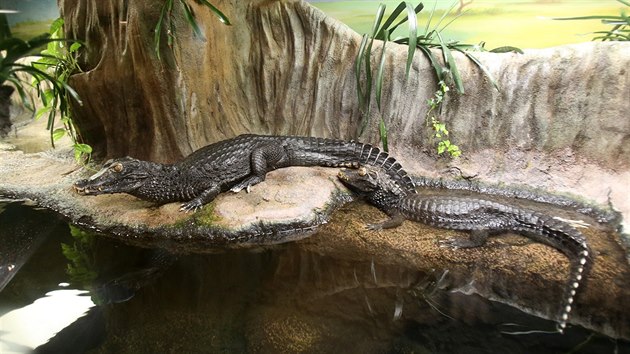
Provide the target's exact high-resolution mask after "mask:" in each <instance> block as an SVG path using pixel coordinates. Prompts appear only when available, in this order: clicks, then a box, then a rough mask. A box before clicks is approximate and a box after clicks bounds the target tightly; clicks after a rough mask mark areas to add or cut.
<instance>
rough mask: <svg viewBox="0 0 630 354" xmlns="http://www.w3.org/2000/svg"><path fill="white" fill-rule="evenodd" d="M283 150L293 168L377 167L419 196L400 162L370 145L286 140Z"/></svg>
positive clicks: (340, 141)
mask: <svg viewBox="0 0 630 354" xmlns="http://www.w3.org/2000/svg"><path fill="white" fill-rule="evenodd" d="M284 147H285V150H286V152H287V155H288V157H289V165H291V166H327V167H359V165H370V166H378V167H381V168H383V169H384V170H385V171H386V172H387V174H388V175H389V176H391V177H392V178H393V179H395V180H396V182H398V183H399V184H400V185H401V186H402V187H403V188H404V189H405V190H406V191H408V192H410V193H416V190H415V184H414V183H413V180H412V179H411V177H410V176H409V175H408V174H407V172H406V171H405V170H404V169H403V167H402V166H401V165H400V163H399V162H398V161H396V159H395V158H393V157H391V156H389V154H388V153H386V152H384V151H381V150H380V149H379V148H377V147H374V146H372V145H370V144H363V143H359V142H356V141H345V140H338V139H326V138H312V137H286V140H285V146H284Z"/></svg>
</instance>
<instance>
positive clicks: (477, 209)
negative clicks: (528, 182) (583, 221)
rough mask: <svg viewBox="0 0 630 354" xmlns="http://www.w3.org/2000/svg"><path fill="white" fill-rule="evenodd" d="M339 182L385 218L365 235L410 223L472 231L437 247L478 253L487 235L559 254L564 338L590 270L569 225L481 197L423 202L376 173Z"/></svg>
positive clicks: (368, 170) (364, 170)
mask: <svg viewBox="0 0 630 354" xmlns="http://www.w3.org/2000/svg"><path fill="white" fill-rule="evenodd" d="M339 179H340V180H341V182H342V183H343V184H345V185H346V186H347V187H348V188H349V189H350V190H352V191H353V192H355V193H357V194H358V195H359V196H361V197H363V198H365V199H366V200H367V201H368V202H370V203H371V204H373V205H374V206H376V207H377V208H379V209H380V210H381V211H383V212H384V213H385V214H387V215H388V216H389V219H388V220H386V221H384V222H382V223H379V224H370V225H368V226H367V227H368V229H372V230H381V229H386V228H394V227H397V226H400V225H401V224H402V222H403V221H404V220H405V219H409V220H414V221H419V222H422V223H425V224H428V225H431V226H436V227H441V228H447V229H453V230H466V231H472V233H471V235H470V238H468V239H449V240H446V241H444V242H443V243H442V244H443V245H446V246H452V247H456V248H471V247H478V246H481V245H483V244H484V243H485V241H486V239H487V237H488V235H489V234H491V233H495V234H496V233H501V232H515V233H518V234H522V235H524V236H527V237H530V238H531V239H533V240H535V241H538V242H541V243H544V244H547V245H550V246H552V247H554V248H556V249H558V250H559V251H560V252H562V253H564V254H565V255H566V256H567V257H568V258H569V260H570V262H571V275H570V278H569V282H568V284H567V287H566V294H565V297H564V303H563V306H562V309H561V311H560V314H559V316H558V322H557V330H558V331H559V332H561V333H562V332H563V330H564V328H565V327H566V324H567V320H568V318H569V314H570V313H571V308H572V306H573V301H574V298H575V295H576V292H577V290H578V288H579V287H580V285H581V284H582V279H583V277H585V276H586V274H587V272H588V271H589V270H590V268H591V266H592V259H591V254H592V253H591V251H590V249H589V246H588V244H587V242H586V239H585V237H584V236H583V235H582V234H581V233H580V232H579V231H577V230H576V229H575V228H573V227H572V226H570V225H569V224H568V223H566V222H564V221H561V220H557V219H554V218H553V217H551V216H547V215H544V214H542V213H539V212H536V211H533V210H528V209H525V208H520V207H516V206H512V205H508V204H506V203H499V202H496V201H493V200H491V199H489V198H487V197H485V198H484V197H483V196H475V197H473V196H466V197H455V196H436V195H432V196H423V195H421V194H416V193H410V192H409V190H408V189H406V188H404V187H401V186H400V185H399V184H398V183H397V181H395V180H394V179H392V178H391V177H390V176H389V175H388V174H387V173H384V171H383V170H382V169H380V168H378V167H372V166H364V167H360V168H359V169H354V170H346V169H342V170H341V171H340V172H339Z"/></svg>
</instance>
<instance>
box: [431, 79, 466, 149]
mask: <svg viewBox="0 0 630 354" xmlns="http://www.w3.org/2000/svg"><path fill="white" fill-rule="evenodd" d="M438 86H439V89H438V90H437V91H435V94H434V95H433V97H432V98H430V99H428V100H427V104H428V106H429V109H428V110H427V113H426V117H425V121H426V123H427V125H429V124H430V125H431V128H432V129H433V136H432V138H433V139H437V153H438V155H441V154H443V153H445V152H448V154H449V155H450V156H451V157H452V158H456V157H458V156H460V155H461V154H462V151H461V150H460V149H459V147H458V146H457V145H455V144H453V143H451V141H450V140H449V138H448V129H446V124H445V123H442V122H440V121H439V120H438V119H437V118H436V117H435V112H439V111H440V110H441V108H442V102H443V101H444V96H445V95H446V93H447V92H448V91H449V88H448V85H446V84H445V83H444V81H440V82H439V83H438Z"/></svg>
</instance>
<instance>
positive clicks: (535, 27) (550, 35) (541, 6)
mask: <svg viewBox="0 0 630 354" xmlns="http://www.w3.org/2000/svg"><path fill="white" fill-rule="evenodd" d="M309 2H310V3H311V4H312V5H313V6H315V7H317V8H319V9H321V10H322V11H324V12H325V13H327V14H329V15H330V16H332V17H334V18H336V19H338V20H340V21H342V22H344V23H345V24H347V25H348V26H350V27H351V28H352V29H354V30H355V31H357V32H359V33H361V34H363V33H367V32H369V31H370V29H371V27H372V23H373V22H374V16H375V14H376V10H377V9H378V6H379V4H380V3H384V4H385V5H386V6H387V10H386V15H387V14H389V13H391V12H392V11H393V10H394V9H395V8H396V6H397V5H398V4H399V3H400V1H399V0H397V1H389V0H385V1H370V0H368V1H366V0H350V1H316V0H312V1H309ZM411 3H412V4H413V5H414V6H415V5H417V4H418V2H411ZM422 3H423V4H424V6H425V8H424V10H422V12H421V13H420V15H419V16H418V28H419V29H422V30H423V29H424V26H425V24H426V21H427V19H428V17H429V14H430V13H431V12H432V10H433V8H434V6H435V14H434V15H433V21H432V22H433V24H435V23H436V22H437V21H438V20H439V19H440V17H442V14H444V12H446V11H447V9H448V8H450V7H451V5H453V4H455V6H454V7H453V9H452V10H451V11H450V12H449V14H448V15H447V16H446V18H445V19H444V21H443V22H442V24H443V25H444V24H446V23H448V22H449V21H451V20H452V19H453V18H454V17H455V16H456V12H457V10H458V8H459V5H460V1H453V0H437V1H432V0H429V1H422ZM464 3H467V5H466V6H464V8H463V15H462V16H461V17H459V18H457V19H456V20H455V21H453V22H452V23H451V24H450V25H449V26H448V27H447V28H446V29H445V30H444V31H443V32H442V34H443V37H444V39H445V40H447V39H450V40H456V41H459V42H461V43H467V44H478V43H479V42H481V41H485V42H486V43H487V44H486V48H487V49H492V48H495V47H500V46H504V45H510V46H516V47H520V48H545V47H551V46H556V45H561V44H569V43H580V42H587V41H590V40H591V38H593V34H592V32H594V31H600V30H607V29H609V26H605V25H603V24H601V22H600V21H598V20H582V21H555V20H552V19H553V18H557V17H577V16H592V15H617V16H618V15H619V14H620V12H621V9H622V8H623V7H624V6H623V5H622V4H621V3H619V2H617V1H615V0H512V1H510V0H507V1H506V0H472V1H470V0H466V1H464ZM433 26H434V25H431V26H430V28H429V29H432V28H433Z"/></svg>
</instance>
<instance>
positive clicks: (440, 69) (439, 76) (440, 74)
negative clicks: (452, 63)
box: [419, 46, 444, 81]
mask: <svg viewBox="0 0 630 354" xmlns="http://www.w3.org/2000/svg"><path fill="white" fill-rule="evenodd" d="M419 48H420V50H421V51H422V52H423V53H424V54H425V55H426V56H427V58H429V61H430V62H431V66H432V67H433V69H434V70H435V76H437V80H438V81H440V80H443V79H444V69H443V67H442V64H440V62H439V61H438V60H437V58H436V57H435V55H433V52H431V49H429V48H427V47H424V46H421V47H419Z"/></svg>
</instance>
